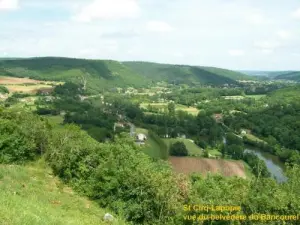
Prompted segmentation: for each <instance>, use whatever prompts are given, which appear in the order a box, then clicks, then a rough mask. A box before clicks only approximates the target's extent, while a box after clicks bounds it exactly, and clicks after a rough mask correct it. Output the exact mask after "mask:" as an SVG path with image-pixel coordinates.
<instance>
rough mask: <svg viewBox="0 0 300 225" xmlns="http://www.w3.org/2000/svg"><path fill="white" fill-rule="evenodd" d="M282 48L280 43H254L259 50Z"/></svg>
mask: <svg viewBox="0 0 300 225" xmlns="http://www.w3.org/2000/svg"><path fill="white" fill-rule="evenodd" d="M280 46H281V44H280V42H278V41H257V42H255V43H254V47H256V48H259V49H269V50H273V49H276V48H279V47H280Z"/></svg>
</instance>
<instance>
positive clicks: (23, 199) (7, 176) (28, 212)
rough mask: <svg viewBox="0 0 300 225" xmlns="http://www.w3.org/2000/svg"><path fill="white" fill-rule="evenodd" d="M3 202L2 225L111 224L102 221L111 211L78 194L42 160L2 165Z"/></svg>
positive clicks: (0, 191)
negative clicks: (31, 162)
mask: <svg viewBox="0 0 300 225" xmlns="http://www.w3.org/2000/svg"><path fill="white" fill-rule="evenodd" d="M0 201H1V204H0V224H2V225H45V224H47V225H84V224H86V225H99V224H100V225H102V224H108V223H106V222H104V221H103V220H102V218H103V216H104V214H105V213H106V212H107V211H105V210H104V209H102V208H100V207H98V206H97V205H96V203H94V202H91V201H89V200H88V199H86V198H83V197H79V196H78V195H76V193H74V192H73V190H72V189H71V188H69V187H67V186H65V185H63V184H62V183H61V182H60V181H59V180H58V179H57V178H56V177H55V176H54V175H53V174H52V171H51V169H49V168H48V167H46V166H45V164H44V163H43V162H42V161H40V162H36V163H34V164H31V165H27V166H17V165H0ZM113 224H125V223H124V222H123V221H119V222H118V221H115V222H114V223H113Z"/></svg>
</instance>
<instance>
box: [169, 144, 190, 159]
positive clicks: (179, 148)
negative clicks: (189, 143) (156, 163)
mask: <svg viewBox="0 0 300 225" xmlns="http://www.w3.org/2000/svg"><path fill="white" fill-rule="evenodd" d="M170 155H172V156H187V155H188V150H187V149H186V146H185V144H184V143H183V142H180V141H178V142H175V143H174V144H172V145H171V147H170Z"/></svg>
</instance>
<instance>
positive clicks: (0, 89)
mask: <svg viewBox="0 0 300 225" xmlns="http://www.w3.org/2000/svg"><path fill="white" fill-rule="evenodd" d="M0 94H9V90H8V89H7V88H6V87H4V86H2V85H0Z"/></svg>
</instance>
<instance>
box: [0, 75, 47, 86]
mask: <svg viewBox="0 0 300 225" xmlns="http://www.w3.org/2000/svg"><path fill="white" fill-rule="evenodd" d="M41 82H42V81H39V80H33V79H29V78H18V77H0V84H26V83H30V84H38V83H41Z"/></svg>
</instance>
